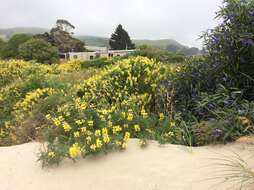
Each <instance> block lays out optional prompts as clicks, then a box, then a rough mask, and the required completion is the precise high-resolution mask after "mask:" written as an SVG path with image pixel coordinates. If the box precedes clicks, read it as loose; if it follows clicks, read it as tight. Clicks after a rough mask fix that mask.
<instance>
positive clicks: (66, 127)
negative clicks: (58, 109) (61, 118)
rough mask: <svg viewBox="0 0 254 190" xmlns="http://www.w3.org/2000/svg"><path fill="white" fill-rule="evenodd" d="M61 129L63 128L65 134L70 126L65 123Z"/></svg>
mask: <svg viewBox="0 0 254 190" xmlns="http://www.w3.org/2000/svg"><path fill="white" fill-rule="evenodd" d="M63 128H64V131H65V132H68V131H70V130H71V126H70V125H69V124H68V123H66V122H64V124H63Z"/></svg>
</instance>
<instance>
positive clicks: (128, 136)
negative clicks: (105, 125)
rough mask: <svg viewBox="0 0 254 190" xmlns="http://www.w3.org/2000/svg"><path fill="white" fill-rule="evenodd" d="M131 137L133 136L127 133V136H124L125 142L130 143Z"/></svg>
mask: <svg viewBox="0 0 254 190" xmlns="http://www.w3.org/2000/svg"><path fill="white" fill-rule="evenodd" d="M130 137H131V134H130V133H129V132H126V133H125V135H124V139H123V140H124V141H128V140H129V139H130Z"/></svg>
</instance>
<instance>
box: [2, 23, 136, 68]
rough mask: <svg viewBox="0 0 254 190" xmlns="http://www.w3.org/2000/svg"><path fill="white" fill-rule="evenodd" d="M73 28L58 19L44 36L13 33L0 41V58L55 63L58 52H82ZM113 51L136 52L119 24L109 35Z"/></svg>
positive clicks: (82, 48) (81, 43) (82, 49)
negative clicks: (6, 40)
mask: <svg viewBox="0 0 254 190" xmlns="http://www.w3.org/2000/svg"><path fill="white" fill-rule="evenodd" d="M74 29H75V26H74V25H72V24H71V23H70V22H69V21H67V20H63V19H58V20H57V21H56V25H55V27H53V28H52V29H51V30H50V31H49V32H46V33H44V34H37V35H34V36H32V35H29V34H14V35H13V36H12V37H11V38H10V39H9V40H8V42H5V41H4V40H2V39H1V38H0V58H2V59H24V60H27V61H29V60H34V61H36V62H39V63H49V64H50V63H56V62H58V61H59V53H67V52H84V51H87V50H86V49H85V43H84V42H82V41H81V40H79V39H76V38H74V37H73V32H72V31H73V30H74ZM109 45H110V48H111V49H112V50H124V49H135V44H133V43H132V41H131V39H130V36H129V34H128V32H127V31H126V30H125V29H124V28H123V27H122V25H121V24H119V25H118V26H117V28H116V30H115V32H114V33H113V34H112V35H111V38H110V40H109Z"/></svg>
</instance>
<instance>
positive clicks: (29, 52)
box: [18, 38, 59, 64]
mask: <svg viewBox="0 0 254 190" xmlns="http://www.w3.org/2000/svg"><path fill="white" fill-rule="evenodd" d="M18 55H19V58H21V59H24V60H26V61H29V60H33V61H36V62H39V63H50V64H52V63H57V62H58V61H59V56H58V50H57V48H56V47H53V46H51V45H50V44H49V43H47V42H46V41H44V40H42V39H34V38H33V39H30V40H28V41H27V42H25V43H23V44H21V45H20V46H19V48H18Z"/></svg>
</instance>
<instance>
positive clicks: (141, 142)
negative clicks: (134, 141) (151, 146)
mask: <svg viewBox="0 0 254 190" xmlns="http://www.w3.org/2000/svg"><path fill="white" fill-rule="evenodd" d="M139 145H140V146H142V147H143V146H145V145H146V141H145V140H143V139H140V140H139Z"/></svg>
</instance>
